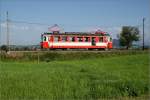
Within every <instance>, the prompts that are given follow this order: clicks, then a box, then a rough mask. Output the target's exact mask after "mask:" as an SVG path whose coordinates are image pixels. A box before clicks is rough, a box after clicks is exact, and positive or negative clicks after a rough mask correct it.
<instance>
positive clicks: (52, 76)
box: [0, 53, 150, 100]
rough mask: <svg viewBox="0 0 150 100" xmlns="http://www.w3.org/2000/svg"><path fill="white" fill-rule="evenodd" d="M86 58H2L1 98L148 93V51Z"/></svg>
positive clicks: (63, 99)
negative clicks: (30, 59)
mask: <svg viewBox="0 0 150 100" xmlns="http://www.w3.org/2000/svg"><path fill="white" fill-rule="evenodd" d="M86 58H87V59H85V58H84V59H82V60H81V59H79V60H78V59H75V60H54V59H53V60H52V61H50V62H48V63H47V62H40V63H39V64H37V63H33V62H21V63H20V62H19V63H18V62H8V61H7V62H0V65H1V66H0V85H1V87H0V100H52V99H54V100H70V99H71V100H72V99H75V100H76V99H83V100H86V99H88V100H91V99H93V100H95V99H96V100H97V99H102V98H107V99H108V98H122V97H138V96H142V95H148V90H149V86H150V85H149V58H148V53H144V54H135V55H131V54H130V55H120V56H112V57H108V58H106V57H100V56H96V58H95V57H92V56H91V55H90V57H88V56H87V57H86ZM55 59H56V58H55ZM59 59H60V58H59Z"/></svg>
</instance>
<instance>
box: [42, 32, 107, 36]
mask: <svg viewBox="0 0 150 100" xmlns="http://www.w3.org/2000/svg"><path fill="white" fill-rule="evenodd" d="M44 34H45V35H80V36H85V35H86V36H91V35H92V36H110V35H109V34H92V33H88V32H87V33H85V32H75V33H74V32H65V33H48V32H45V33H44Z"/></svg>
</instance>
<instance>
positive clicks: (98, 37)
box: [41, 31, 112, 49]
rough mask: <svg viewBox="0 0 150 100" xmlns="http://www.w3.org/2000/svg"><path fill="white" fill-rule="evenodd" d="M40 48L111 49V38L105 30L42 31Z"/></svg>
mask: <svg viewBox="0 0 150 100" xmlns="http://www.w3.org/2000/svg"><path fill="white" fill-rule="evenodd" d="M41 39H42V41H41V48H44V49H111V48H112V38H111V36H110V35H109V34H106V33H105V32H98V31H97V32H95V33H94V34H92V33H83V32H65V33H59V31H55V32H53V33H44V34H42V35H41Z"/></svg>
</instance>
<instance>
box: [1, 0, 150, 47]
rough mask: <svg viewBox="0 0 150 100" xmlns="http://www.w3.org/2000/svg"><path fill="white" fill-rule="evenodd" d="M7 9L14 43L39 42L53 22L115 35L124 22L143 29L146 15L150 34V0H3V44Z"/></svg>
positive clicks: (77, 29) (63, 25) (69, 29)
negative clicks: (41, 35)
mask: <svg viewBox="0 0 150 100" xmlns="http://www.w3.org/2000/svg"><path fill="white" fill-rule="evenodd" d="M6 11H8V12H9V19H10V20H11V21H12V22H11V24H10V33H11V36H10V37H11V39H10V41H11V43H12V44H37V43H38V42H40V34H41V33H42V32H46V31H48V27H50V26H51V25H53V24H58V25H59V26H60V27H61V28H62V31H92V30H95V29H97V28H99V29H102V30H103V31H107V32H110V34H111V35H112V36H113V38H116V34H118V33H119V32H120V30H121V27H122V26H124V25H131V26H139V28H140V30H141V29H142V18H143V17H145V18H146V21H145V25H146V29H145V31H146V33H145V34H146V37H148V36H149V33H150V30H149V29H148V27H149V26H150V25H149V24H150V14H149V12H150V0H0V17H1V19H0V20H1V42H2V43H5V41H6V39H5V37H6V23H5V20H6ZM14 21H24V22H30V23H43V24H46V25H40V24H28V23H15V22H14ZM147 40H148V38H147ZM147 40H146V42H147Z"/></svg>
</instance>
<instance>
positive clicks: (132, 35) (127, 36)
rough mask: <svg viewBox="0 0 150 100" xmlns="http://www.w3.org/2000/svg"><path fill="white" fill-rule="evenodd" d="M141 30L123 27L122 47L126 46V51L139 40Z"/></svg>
mask: <svg viewBox="0 0 150 100" xmlns="http://www.w3.org/2000/svg"><path fill="white" fill-rule="evenodd" d="M139 37H140V36H139V29H138V27H132V26H123V27H122V31H121V33H120V45H121V46H126V49H128V48H130V47H131V46H132V42H133V41H138V40H139Z"/></svg>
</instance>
